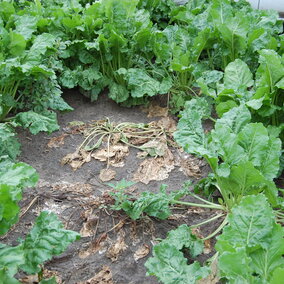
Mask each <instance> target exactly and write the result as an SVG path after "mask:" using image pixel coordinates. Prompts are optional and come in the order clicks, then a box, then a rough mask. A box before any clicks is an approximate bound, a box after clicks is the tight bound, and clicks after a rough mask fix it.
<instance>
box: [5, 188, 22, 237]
mask: <svg viewBox="0 0 284 284" xmlns="http://www.w3.org/2000/svg"><path fill="white" fill-rule="evenodd" d="M21 199H22V190H21V189H20V188H17V187H13V186H9V185H6V184H0V235H3V234H5V233H6V232H7V231H8V230H9V229H10V227H11V226H12V225H14V224H15V223H16V222H17V221H18V215H19V211H20V207H19V205H18V202H19V201H20V200H21Z"/></svg>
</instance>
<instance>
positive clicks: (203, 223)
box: [190, 213, 224, 228]
mask: <svg viewBox="0 0 284 284" xmlns="http://www.w3.org/2000/svg"><path fill="white" fill-rule="evenodd" d="M223 216H224V214H223V213H221V214H218V215H216V216H214V217H212V218H210V219H207V220H205V221H203V222H201V223H198V224H195V225H192V226H190V227H191V228H196V227H200V226H203V225H205V224H208V223H210V222H213V221H214V220H217V219H219V218H220V217H223Z"/></svg>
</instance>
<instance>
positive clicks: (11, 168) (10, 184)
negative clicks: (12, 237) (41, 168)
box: [0, 159, 38, 235]
mask: <svg viewBox="0 0 284 284" xmlns="http://www.w3.org/2000/svg"><path fill="white" fill-rule="evenodd" d="M37 180H38V174H37V173H36V171H35V169H33V168H32V167H31V166H29V165H27V164H25V163H16V164H15V163H12V162H10V161H9V160H8V159H2V160H0V235H2V234H5V233H6V232H7V231H8V230H9V228H10V227H11V226H12V225H13V224H15V223H16V222H17V220H18V213H19V210H20V208H19V205H18V202H19V201H20V200H21V198H22V189H23V188H24V187H28V186H29V187H31V186H35V184H36V182H37Z"/></svg>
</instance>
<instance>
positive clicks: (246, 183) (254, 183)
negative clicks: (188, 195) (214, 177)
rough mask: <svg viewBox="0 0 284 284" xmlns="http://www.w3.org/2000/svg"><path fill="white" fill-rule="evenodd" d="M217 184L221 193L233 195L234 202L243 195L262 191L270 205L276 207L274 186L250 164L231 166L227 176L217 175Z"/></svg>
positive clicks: (275, 189)
mask: <svg viewBox="0 0 284 284" xmlns="http://www.w3.org/2000/svg"><path fill="white" fill-rule="evenodd" d="M217 173H219V172H217ZM218 184H219V186H220V187H221V189H222V191H223V192H227V193H229V194H231V195H233V196H234V197H235V198H236V200H238V198H240V197H242V196H244V195H250V194H257V193H259V192H262V191H263V192H264V193H265V194H266V196H267V198H268V199H269V201H270V203H271V204H273V205H277V188H276V186H275V184H274V183H273V182H271V181H268V180H267V179H265V177H264V176H263V175H262V174H261V173H260V172H259V171H258V170H257V169H256V168H255V167H254V166H253V164H252V163H251V162H243V163H239V164H237V165H234V166H232V167H231V168H230V169H229V174H228V175H223V176H222V175H219V178H218Z"/></svg>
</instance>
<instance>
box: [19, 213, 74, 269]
mask: <svg viewBox="0 0 284 284" xmlns="http://www.w3.org/2000/svg"><path fill="white" fill-rule="evenodd" d="M78 239H79V234H77V233H76V232H73V231H68V230H65V229H64V228H63V224H62V223H61V222H60V221H59V220H58V218H57V217H56V215H55V214H54V213H48V212H41V214H40V216H39V217H38V218H37V220H36V223H35V225H34V227H33V228H32V230H31V232H30V233H29V234H28V235H27V237H26V239H25V240H24V242H23V244H22V246H23V251H24V258H25V263H24V264H22V265H21V266H20V268H21V269H22V270H23V271H25V272H26V273H29V274H33V273H38V272H39V271H40V269H41V268H40V267H39V264H42V263H43V262H45V261H47V260H50V259H51V258H52V256H54V255H59V254H61V253H62V252H63V251H64V250H65V249H66V248H67V247H68V246H69V245H70V244H71V243H72V242H74V241H75V240H78Z"/></svg>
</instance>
